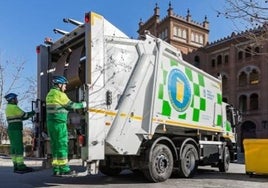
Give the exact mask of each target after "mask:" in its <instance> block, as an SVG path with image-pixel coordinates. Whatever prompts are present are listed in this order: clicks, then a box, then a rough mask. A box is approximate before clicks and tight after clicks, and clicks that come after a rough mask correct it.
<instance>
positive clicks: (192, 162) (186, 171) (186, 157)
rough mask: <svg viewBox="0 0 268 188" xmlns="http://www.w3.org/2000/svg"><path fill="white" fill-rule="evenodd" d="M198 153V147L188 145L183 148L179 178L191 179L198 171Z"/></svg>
mask: <svg viewBox="0 0 268 188" xmlns="http://www.w3.org/2000/svg"><path fill="white" fill-rule="evenodd" d="M197 164H198V153H197V149H196V147H195V146H194V145H193V144H191V143H188V144H186V145H185V146H184V147H183V148H182V153H181V156H180V160H179V173H178V174H179V176H180V177H183V178H191V177H193V176H194V174H195V173H196V171H197V166H198V165H197Z"/></svg>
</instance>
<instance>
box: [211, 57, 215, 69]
mask: <svg viewBox="0 0 268 188" xmlns="http://www.w3.org/2000/svg"><path fill="white" fill-rule="evenodd" d="M211 66H212V67H213V68H214V67H215V59H212V61H211Z"/></svg>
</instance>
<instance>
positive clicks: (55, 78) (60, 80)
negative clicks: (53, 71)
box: [52, 76, 68, 84]
mask: <svg viewBox="0 0 268 188" xmlns="http://www.w3.org/2000/svg"><path fill="white" fill-rule="evenodd" d="M52 82H53V84H68V80H67V79H66V78H65V77H64V76H53V78H52Z"/></svg>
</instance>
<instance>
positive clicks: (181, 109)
mask: <svg viewBox="0 0 268 188" xmlns="http://www.w3.org/2000/svg"><path fill="white" fill-rule="evenodd" d="M168 61H169V62H168V63H167V62H166V61H165V63H164V61H163V62H162V65H161V71H162V72H161V73H160V72H159V74H160V75H159V86H158V88H159V90H158V99H159V100H161V103H162V104H161V106H162V111H161V114H162V115H163V116H164V117H168V118H171V119H173V120H182V121H185V122H186V123H189V122H191V123H194V124H200V125H204V126H211V125H216V126H222V115H221V113H222V112H221V103H222V95H221V90H220V85H219V84H218V83H217V82H214V81H212V80H211V78H207V77H205V76H204V74H203V73H201V72H198V71H195V70H194V69H192V68H190V67H188V66H185V64H184V63H183V62H179V61H176V60H168ZM161 79H162V81H161Z"/></svg>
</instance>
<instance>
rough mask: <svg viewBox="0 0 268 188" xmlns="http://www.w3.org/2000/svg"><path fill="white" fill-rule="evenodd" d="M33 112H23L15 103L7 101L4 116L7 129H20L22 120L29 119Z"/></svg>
mask: <svg viewBox="0 0 268 188" xmlns="http://www.w3.org/2000/svg"><path fill="white" fill-rule="evenodd" d="M34 114H35V112H34V111H32V112H24V111H23V110H22V109H20V108H19V107H18V105H16V104H11V103H8V104H7V106H6V118H7V123H8V129H9V130H22V125H23V124H22V121H23V120H26V119H29V118H30V117H32V116H33V115H34Z"/></svg>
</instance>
